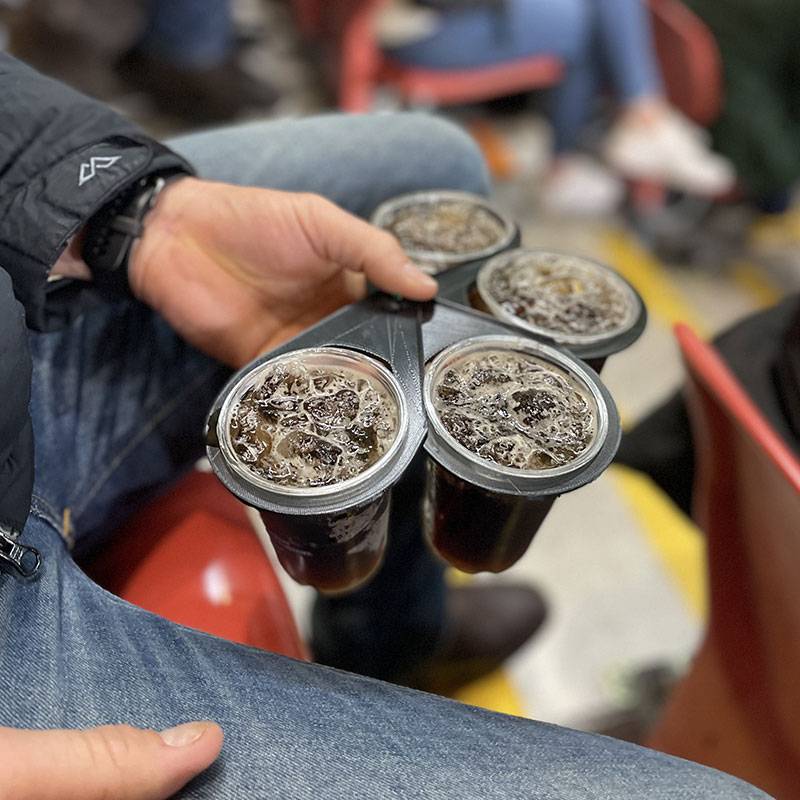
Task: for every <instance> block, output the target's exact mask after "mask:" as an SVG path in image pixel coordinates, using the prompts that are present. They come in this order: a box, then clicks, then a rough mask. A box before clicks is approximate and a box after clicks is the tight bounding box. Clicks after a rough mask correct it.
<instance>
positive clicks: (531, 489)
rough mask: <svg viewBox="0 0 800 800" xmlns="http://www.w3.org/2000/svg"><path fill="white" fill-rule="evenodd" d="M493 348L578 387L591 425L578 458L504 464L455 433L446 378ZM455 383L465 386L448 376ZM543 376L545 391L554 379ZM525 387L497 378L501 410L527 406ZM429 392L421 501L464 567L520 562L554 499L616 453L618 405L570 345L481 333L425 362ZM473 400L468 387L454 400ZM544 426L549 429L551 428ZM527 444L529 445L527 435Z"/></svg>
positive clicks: (431, 534) (433, 531)
mask: <svg viewBox="0 0 800 800" xmlns="http://www.w3.org/2000/svg"><path fill="white" fill-rule="evenodd" d="M492 353H504V354H511V355H512V356H514V357H515V358H519V359H521V360H522V361H524V362H525V363H526V364H533V365H535V366H537V367H539V368H541V372H540V375H555V376H557V378H558V380H559V381H561V382H562V383H563V386H567V387H569V391H570V392H575V398H576V399H575V403H576V404H577V407H580V408H581V409H583V411H582V413H583V417H582V419H583V422H582V423H581V424H584V425H585V426H586V428H585V432H586V435H585V437H584V439H581V440H580V442H581V445H583V449H581V450H580V451H579V452H577V453H576V454H575V456H574V458H569V459H566V460H565V463H560V464H557V463H555V462H553V463H551V464H550V465H549V466H541V465H538V466H537V467H535V468H530V467H528V466H526V467H525V468H518V467H515V466H510V465H503V464H501V463H497V462H496V461H494V460H492V459H491V458H489V457H487V456H486V455H485V452H484V451H482V452H484V455H479V454H478V453H477V452H475V451H474V450H473V449H470V448H468V447H467V446H465V444H464V443H463V439H462V440H461V441H460V440H459V439H457V438H456V437H455V436H454V435H453V434H452V433H451V430H452V428H451V429H448V427H447V426H446V425H445V422H443V414H445V413H448V411H449V410H451V409H452V407H448V409H445V410H442V409H441V406H440V407H438V408H437V400H436V392H437V391H438V390H439V387H440V386H442V385H444V384H443V380H444V378H445V376H446V375H447V374H448V373H450V372H451V371H454V369H455V370H457V369H458V368H459V367H462V366H463V365H464V364H465V362H469V361H470V360H472V359H473V358H474V357H476V356H486V355H488V354H492ZM453 385H457V386H459V387H463V384H453V383H451V384H450V386H451V387H452V386H453ZM503 386H506V388H505V389H504V388H503ZM537 386H539V387H540V389H542V392H543V394H542V395H541V396H542V397H544V398H546V396H547V395H546V392H547V389H546V384H545V383H542V384H537ZM519 387H520V384H519V382H516V383H514V382H513V381H512V382H511V383H509V384H498V385H497V391H496V396H497V397H498V398H500V399H499V400H498V401H496V405H495V408H496V409H499V410H498V411H497V413H498V414H499V415H500V417H498V418H501V417H502V414H503V413H505V412H508V415H509V416H508V417H507V419H509V420H512V421H513V419H514V414H516V413H518V411H519V408H520V406H518V405H515V404H516V403H517V400H515V399H514V398H515V397H521V396H522V395H521V393H524V392H526V391H529V390H528V389H525V388H519ZM542 387H544V388H542ZM492 391H493V392H494V389H493V390H492ZM530 391H533V390H530ZM537 391H538V390H537ZM504 393H505V394H504ZM467 395H468V393H467ZM537 396H538V395H537ZM565 396H569V397H572V395H571V394H569V395H565ZM424 397H425V406H426V412H427V415H428V420H429V436H428V440H427V441H426V445H425V447H426V450H427V451H428V454H429V456H430V458H429V461H428V465H427V478H426V490H425V497H424V501H423V520H424V529H425V534H426V536H427V538H428V541H429V542H430V544H431V546H432V547H433V549H434V550H435V551H436V552H437V553H438V554H439V555H440V556H441V557H442V558H443V559H444V560H445V561H447V562H449V563H450V564H452V565H453V566H456V567H458V568H459V569H460V570H463V571H464V572H502V571H503V570H506V569H508V568H509V567H510V566H512V565H513V564H514V563H516V562H517V561H518V560H519V559H520V558H521V556H522V555H523V554H524V553H525V551H526V550H527V549H528V547H529V546H530V544H531V542H532V541H533V538H534V536H535V534H536V532H537V531H538V530H539V527H540V526H541V524H542V522H543V521H544V519H545V518H546V516H547V514H548V512H549V511H550V508H551V507H552V505H553V502H554V501H555V499H556V498H557V497H558V496H559V495H561V494H563V493H564V492H567V491H572V490H574V489H577V488H579V487H580V486H582V485H584V484H586V483H588V482H589V481H591V480H594V479H595V478H596V477H598V475H599V474H600V473H602V471H603V470H604V469H605V468H606V467H607V466H608V464H609V463H610V461H611V458H612V457H613V454H614V452H615V451H616V447H617V444H618V442H619V420H618V417H617V414H616V409H615V408H614V407H613V401H611V398H610V395H609V394H608V391H607V390H606V389H605V388H604V387H603V386H602V384H601V383H600V380H599V378H598V377H597V375H596V374H595V373H593V372H592V371H591V370H590V369H588V368H587V367H586V365H584V364H582V363H581V362H580V361H578V360H577V359H575V358H573V357H571V356H570V355H569V354H568V353H564V352H562V351H559V350H556V349H555V348H553V347H550V346H548V345H545V344H541V343H539V342H535V341H532V340H529V339H525V338H522V337H516V336H482V337H477V338H474V339H468V340H466V341H464V342H460V343H458V344H455V345H453V346H451V347H448V348H447V349H445V350H443V351H442V352H441V353H439V354H438V355H437V356H436V357H435V358H434V359H433V360H432V361H431V362H430V363H429V364H428V366H427V368H426V372H425V391H424ZM467 400H468V402H469V403H474V402H475V400H474V398H473V399H469V398H468V396H467V399H465V401H464V402H465V405H463V406H460V407H455V409H456V410H455V412H453V413H456V414H462V412H463V409H465V408H467V407H468V406H467V404H466V403H467ZM459 402H460V401H459ZM492 402H495V401H492ZM547 407H548V406H547V401H546V399H545V400H544V405H543V406H542V408H543V409H544V410H543V411H541V413H542V414H543V416H542V417H541V420H540V423H541V425H542V426H545V427H546V426H548V425H550V424H552V423H553V421H554V420H553V418H552V417H548V413H550V412H548V411H547ZM503 409H505V411H503ZM515 409H516V410H515ZM536 413H539V412H536ZM552 413H555V412H552ZM587 415H589V416H587ZM502 418H503V419H506V418H505V417H502ZM537 419H539V418H537ZM509 424H511V423H509ZM536 424H538V423H536ZM576 424H577V423H576ZM541 430H542V431H544V427H543V428H542V429H541ZM550 430H555V429H554V428H550ZM537 435H538V434H537ZM542 435H543V436H544V435H550V434H546V431H545V433H542ZM508 438H510V437H508ZM489 441H493V440H491V439H490V440H489ZM531 441H532V440H531ZM523 444H525V446H526V447H527V446H528V444H527V442H523ZM531 447H532V450H533V452H535V453H537V455H536V458H540V456H539V455H538V452H539V451H537V450H536V448H535V447H533V445H531ZM479 449H480V448H479ZM562 452H563V451H562ZM531 458H533V456H531ZM541 458H544V456H541ZM526 464H527V462H526Z"/></svg>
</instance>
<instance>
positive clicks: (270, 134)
mask: <svg viewBox="0 0 800 800" xmlns="http://www.w3.org/2000/svg"><path fill="white" fill-rule="evenodd" d="M170 145H171V146H172V147H173V148H175V149H176V150H178V152H180V153H182V154H183V155H184V156H185V157H186V158H188V159H189V160H190V161H191V162H192V163H193V164H194V165H195V167H196V168H197V170H198V171H199V173H200V175H201V176H203V177H205V178H211V179H215V180H223V181H227V182H232V183H238V184H243V185H250V186H261V187H267V188H275V189H288V190H293V191H308V192H316V193H318V194H322V195H324V196H325V197H327V198H328V199H330V200H333V201H335V202H336V203H338V204H339V205H341V206H343V207H344V208H347V209H348V210H349V211H352V212H353V213H356V214H359V215H361V216H364V217H366V216H369V214H370V213H371V212H372V211H373V210H374V209H375V207H376V206H378V205H379V204H380V203H381V202H383V201H384V200H386V199H388V198H390V197H393V196H395V195H397V194H402V193H404V192H409V191H421V190H424V189H441V188H448V189H461V190H465V191H470V192H475V193H478V194H486V193H488V190H489V179H488V174H487V171H486V167H485V165H484V162H483V159H482V157H481V155H480V151H479V149H478V148H477V146H476V145H475V143H474V142H473V141H472V139H471V138H470V137H469V136H468V135H467V134H466V133H464V132H463V131H462V130H461V129H460V128H458V127H456V126H455V125H453V124H451V123H448V122H444V121H443V120H441V119H438V118H436V117H432V116H430V115H427V114H381V115H367V116H352V115H350V116H344V115H329V116H325V117H317V118H311V119H304V120H292V121H283V122H267V123H252V124H249V125H242V126H238V127H235V128H230V129H226V130H222V131H210V132H208V133H201V134H193V135H189V136H186V137H182V138H180V139H175V140H173V141H171V142H170ZM418 462H419V463H418V464H417V465H416V467H415V468H414V469H411V470H409V472H408V473H407V474H406V476H405V477H404V479H403V480H402V481H401V483H400V484H399V485H398V486H397V487H395V490H394V492H393V501H392V512H391V518H390V527H389V544H388V547H387V552H386V557H385V559H384V563H383V566H382V567H381V569H380V571H379V572H378V574H377V575H376V576H375V577H374V578H373V580H372V581H371V582H370V584H369V586H367V587H365V588H363V589H361V590H359V591H357V592H355V593H354V594H352V595H350V596H348V597H343V598H326V597H321V596H320V597H318V598H317V601H316V603H315V608H314V625H313V641H312V647H313V651H314V655H315V658H316V659H317V660H319V661H322V662H325V663H328V664H333V665H336V666H339V667H343V668H348V669H352V670H354V671H359V672H362V673H364V674H368V675H373V676H378V677H382V678H397V677H399V676H401V675H403V674H404V673H407V672H408V670H409V669H411V668H412V667H414V666H415V665H417V664H419V663H421V662H422V661H424V660H425V659H426V658H427V657H429V656H430V655H431V654H432V653H433V652H434V650H435V648H436V645H437V643H438V642H439V640H440V637H441V633H442V628H443V625H444V621H445V587H444V568H443V566H442V564H441V563H440V562H439V561H438V560H437V559H435V558H434V557H433V556H432V555H431V554H430V553H429V551H428V549H427V547H426V546H425V544H424V542H423V539H422V534H421V530H420V502H421V498H422V470H421V467H422V466H423V464H422V461H421V460H420V459H418Z"/></svg>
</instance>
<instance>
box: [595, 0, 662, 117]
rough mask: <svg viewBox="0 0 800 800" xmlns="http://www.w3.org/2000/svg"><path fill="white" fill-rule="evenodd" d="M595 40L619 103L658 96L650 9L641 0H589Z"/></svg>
mask: <svg viewBox="0 0 800 800" xmlns="http://www.w3.org/2000/svg"><path fill="white" fill-rule="evenodd" d="M591 3H592V6H593V12H594V15H595V30H596V36H597V42H598V45H599V48H600V52H601V54H602V57H603V60H604V63H605V66H606V69H607V71H608V77H609V79H610V83H611V88H612V90H613V92H614V95H615V97H616V98H617V100H618V101H619V102H621V103H622V104H628V103H633V102H636V101H638V100H641V99H642V98H653V97H661V96H662V95H663V91H664V90H663V83H662V79H661V69H660V67H659V66H658V62H657V60H656V54H655V47H654V44H653V31H652V26H651V24H650V12H649V10H648V8H647V3H645V2H643V0H591Z"/></svg>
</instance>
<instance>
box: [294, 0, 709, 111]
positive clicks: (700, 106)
mask: <svg viewBox="0 0 800 800" xmlns="http://www.w3.org/2000/svg"><path fill="white" fill-rule="evenodd" d="M385 2H386V0H336V2H325V0H292V4H293V6H294V10H295V18H296V20H297V22H298V26H299V27H300V30H301V32H302V33H303V34H304V35H305V36H306V37H307V38H310V39H316V40H317V43H318V44H319V45H320V46H321V47H322V48H323V49H324V51H325V56H326V59H327V60H326V65H327V67H328V70H329V72H331V73H332V77H333V82H334V84H335V85H336V87H337V91H338V95H339V106H340V107H341V108H342V109H344V110H347V111H366V110H368V109H369V108H370V107H371V105H372V102H373V98H374V94H375V91H376V89H377V88H378V87H379V86H390V87H392V88H393V89H394V90H395V91H397V93H398V94H399V96H400V99H401V100H402V101H403V102H404V103H407V104H409V105H437V106H444V105H451V104H457V103H469V102H475V101H479V100H487V99H491V98H494V97H500V96H502V95H507V94H514V93H517V92H523V91H530V90H533V89H541V88H545V87H548V86H553V85H554V84H556V83H558V81H559V80H560V79H561V77H562V75H563V71H564V70H563V65H562V64H561V62H560V61H559V60H558V59H557V58H555V57H553V56H536V57H532V58H527V59H521V60H519V61H514V62H511V63H508V64H500V65H496V66H491V67H481V68H476V69H465V70H432V69H424V68H419V67H414V66H413V65H407V64H399V63H397V62H393V61H392V60H391V59H389V58H387V57H386V56H385V55H384V54H383V53H382V51H381V49H380V47H379V46H378V43H377V41H376V38H375V17H376V14H377V13H378V12H379V11H380V8H381V6H382V5H384V3H385ZM648 2H649V6H650V9H651V13H652V16H653V29H654V34H655V40H656V48H657V51H658V55H659V58H660V61H661V65H662V70H663V73H664V80H665V84H666V89H667V93H668V95H669V97H670V100H671V101H672V102H673V104H674V105H676V106H677V107H678V108H679V109H681V111H683V113H684V114H686V115H687V116H688V117H690V118H691V119H694V120H695V121H696V122H698V123H699V124H701V125H707V124H709V123H711V122H712V121H713V120H714V119H715V118H716V116H717V114H718V113H719V108H720V104H721V96H722V66H721V59H720V54H719V50H718V48H717V45H716V42H715V40H714V37H713V35H712V33H711V31H710V30H709V29H708V27H707V26H706V25H705V23H704V22H703V21H702V20H701V19H700V18H699V17H697V16H696V15H695V14H694V13H693V12H692V11H691V10H690V9H688V8H687V7H686V6H685V5H683V3H681V2H680V1H679V0H648Z"/></svg>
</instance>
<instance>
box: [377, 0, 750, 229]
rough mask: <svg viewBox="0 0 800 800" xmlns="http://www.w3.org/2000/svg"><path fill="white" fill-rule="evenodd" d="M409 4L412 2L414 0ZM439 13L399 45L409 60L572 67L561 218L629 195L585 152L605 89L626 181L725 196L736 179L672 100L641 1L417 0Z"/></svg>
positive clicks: (557, 167) (562, 118)
mask: <svg viewBox="0 0 800 800" xmlns="http://www.w3.org/2000/svg"><path fill="white" fill-rule="evenodd" d="M406 3H407V0H406ZM416 3H417V4H418V5H419V6H426V5H427V6H434V7H436V9H437V10H438V12H439V16H438V19H437V20H436V23H435V25H434V23H433V22H431V21H430V20H428V21H427V23H426V26H427V28H428V30H427V31H425V30H424V26H421V27H423V31H424V32H423V33H422V35H420V36H418V37H417V38H416V39H415V40H414V41H409V42H406V43H405V44H402V45H398V46H394V47H390V53H391V55H392V56H393V57H394V58H396V59H398V60H400V61H403V62H405V63H410V64H415V65H418V66H423V67H430V68H434V69H459V68H473V67H481V66H489V65H492V64H498V63H502V62H507V61H513V60H516V59H521V58H525V57H530V56H534V55H537V54H541V55H553V56H556V57H558V58H560V59H562V60H563V61H564V63H565V65H566V74H565V77H564V79H563V81H562V82H561V83H560V84H559V85H558V86H557V87H556V88H555V89H554V90H553V92H552V104H551V110H550V119H551V122H552V124H553V129H554V151H555V152H554V159H553V163H552V167H551V169H550V172H549V175H548V177H547V179H546V185H545V186H544V191H543V196H544V198H545V205H546V206H547V207H548V208H550V209H551V210H554V211H565V212H566V211H572V212H579V213H598V212H603V211H608V210H610V209H612V208H613V207H614V206H615V205H616V203H617V202H618V200H619V199H620V198H621V195H622V191H621V187H620V185H619V182H618V181H617V180H615V179H614V178H612V177H611V176H609V175H608V174H607V173H606V172H605V171H604V170H602V169H600V168H599V167H598V166H597V165H596V164H594V163H592V162H590V161H588V160H587V159H586V158H585V157H583V156H580V155H579V154H578V145H579V142H580V138H581V134H582V132H583V131H584V129H585V127H586V125H587V123H588V120H589V118H590V116H591V114H592V112H593V110H594V108H595V106H596V101H597V98H598V96H599V95H600V93H601V92H602V91H603V89H604V88H605V87H606V86H608V87H610V89H611V92H612V95H613V98H614V100H615V101H616V103H617V105H618V113H617V114H616V118H615V121H614V123H613V125H612V128H611V130H610V132H609V133H608V135H607V137H606V139H605V141H604V143H603V145H602V148H601V150H602V154H603V157H604V160H605V161H606V163H607V164H608V165H609V166H610V167H611V168H612V169H613V170H614V172H615V173H616V174H617V175H619V176H622V177H625V178H633V179H638V180H652V181H657V182H659V183H663V184H664V185H666V186H668V187H671V188H674V189H678V190H681V191H685V192H689V193H695V194H700V195H717V194H720V193H724V192H726V191H728V190H729V189H730V188H731V187H732V185H733V182H734V175H733V170H732V168H731V166H730V164H729V163H728V162H727V161H726V160H725V159H723V158H721V157H720V156H718V155H716V154H714V153H713V152H711V150H710V148H709V146H708V143H707V140H706V138H705V136H704V134H703V132H702V131H701V129H699V128H697V127H696V126H695V125H693V124H692V123H691V122H689V121H688V120H687V119H686V118H685V117H683V116H682V115H681V114H680V113H678V112H677V111H676V110H675V109H673V108H672V107H671V106H670V105H669V103H668V102H667V100H666V98H665V96H664V92H663V88H662V81H661V75H660V70H659V67H658V65H657V63H656V59H655V53H654V48H653V42H652V33H651V30H650V24H649V18H648V13H647V9H646V7H645V5H644V4H643V3H642V2H641V0H454V1H452V2H442V0H416Z"/></svg>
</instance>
